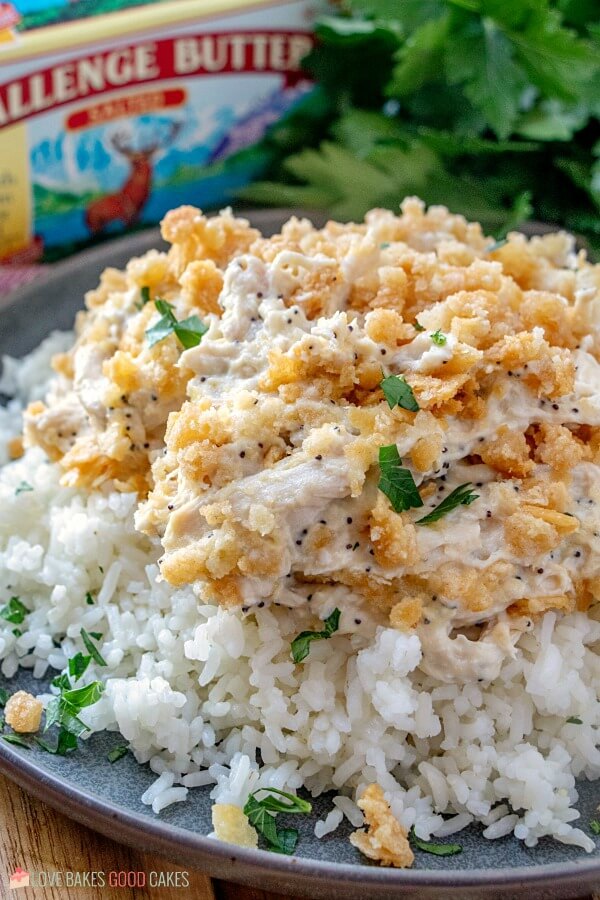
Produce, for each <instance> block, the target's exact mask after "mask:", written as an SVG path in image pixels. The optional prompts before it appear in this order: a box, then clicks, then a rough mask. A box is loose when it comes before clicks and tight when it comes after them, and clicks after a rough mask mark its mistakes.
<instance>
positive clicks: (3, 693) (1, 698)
mask: <svg viewBox="0 0 600 900" xmlns="http://www.w3.org/2000/svg"><path fill="white" fill-rule="evenodd" d="M9 697H10V694H9V693H8V691H7V690H6V688H3V687H0V707H2V706H6V701H7V700H8V698H9Z"/></svg>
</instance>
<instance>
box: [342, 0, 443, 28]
mask: <svg viewBox="0 0 600 900" xmlns="http://www.w3.org/2000/svg"><path fill="white" fill-rule="evenodd" d="M349 6H350V9H351V10H352V12H353V13H358V14H359V15H363V16H372V17H373V18H374V19H383V20H386V19H389V20H390V21H392V22H398V23H399V24H400V25H402V27H403V28H404V29H406V31H412V30H413V29H415V28H418V27H419V26H420V25H423V24H424V23H425V22H427V21H429V20H430V19H435V18H437V17H438V16H440V15H442V13H443V12H445V6H444V3H443V2H441V0H401V2H399V0H349Z"/></svg>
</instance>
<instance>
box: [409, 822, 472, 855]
mask: <svg viewBox="0 0 600 900" xmlns="http://www.w3.org/2000/svg"><path fill="white" fill-rule="evenodd" d="M409 837H410V842H411V844H414V846H415V847H416V848H417V849H418V850H422V851H423V852H424V853H433V855H434V856H455V855H456V854H457V853H462V847H461V845H460V844H435V843H433V841H422V840H421V838H418V837H417V836H416V834H415V832H414V829H413V828H411V830H410V834H409Z"/></svg>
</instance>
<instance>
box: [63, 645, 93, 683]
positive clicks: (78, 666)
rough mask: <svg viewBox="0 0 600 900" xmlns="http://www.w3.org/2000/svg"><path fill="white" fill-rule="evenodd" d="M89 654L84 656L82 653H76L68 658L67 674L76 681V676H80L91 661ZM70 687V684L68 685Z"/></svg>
mask: <svg viewBox="0 0 600 900" xmlns="http://www.w3.org/2000/svg"><path fill="white" fill-rule="evenodd" d="M91 659H92V657H91V656H84V655H83V653H76V654H75V656H72V657H71V659H70V660H69V675H70V676H71V678H74V679H75V681H77V679H78V678H81V676H82V675H83V673H84V672H85V670H86V669H87V667H88V666H89V664H90V662H91ZM68 687H69V688H70V687H71V685H68Z"/></svg>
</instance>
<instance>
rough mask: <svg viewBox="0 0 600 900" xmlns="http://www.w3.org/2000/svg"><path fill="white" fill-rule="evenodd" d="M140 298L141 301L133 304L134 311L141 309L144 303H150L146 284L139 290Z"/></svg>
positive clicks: (148, 289)
mask: <svg viewBox="0 0 600 900" xmlns="http://www.w3.org/2000/svg"><path fill="white" fill-rule="evenodd" d="M140 297H141V300H139V301H138V302H137V303H136V304H135V308H136V309H143V308H144V307H145V305H146V303H149V302H150V288H149V287H148V285H147V284H145V285H144V286H143V287H141V288H140Z"/></svg>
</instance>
